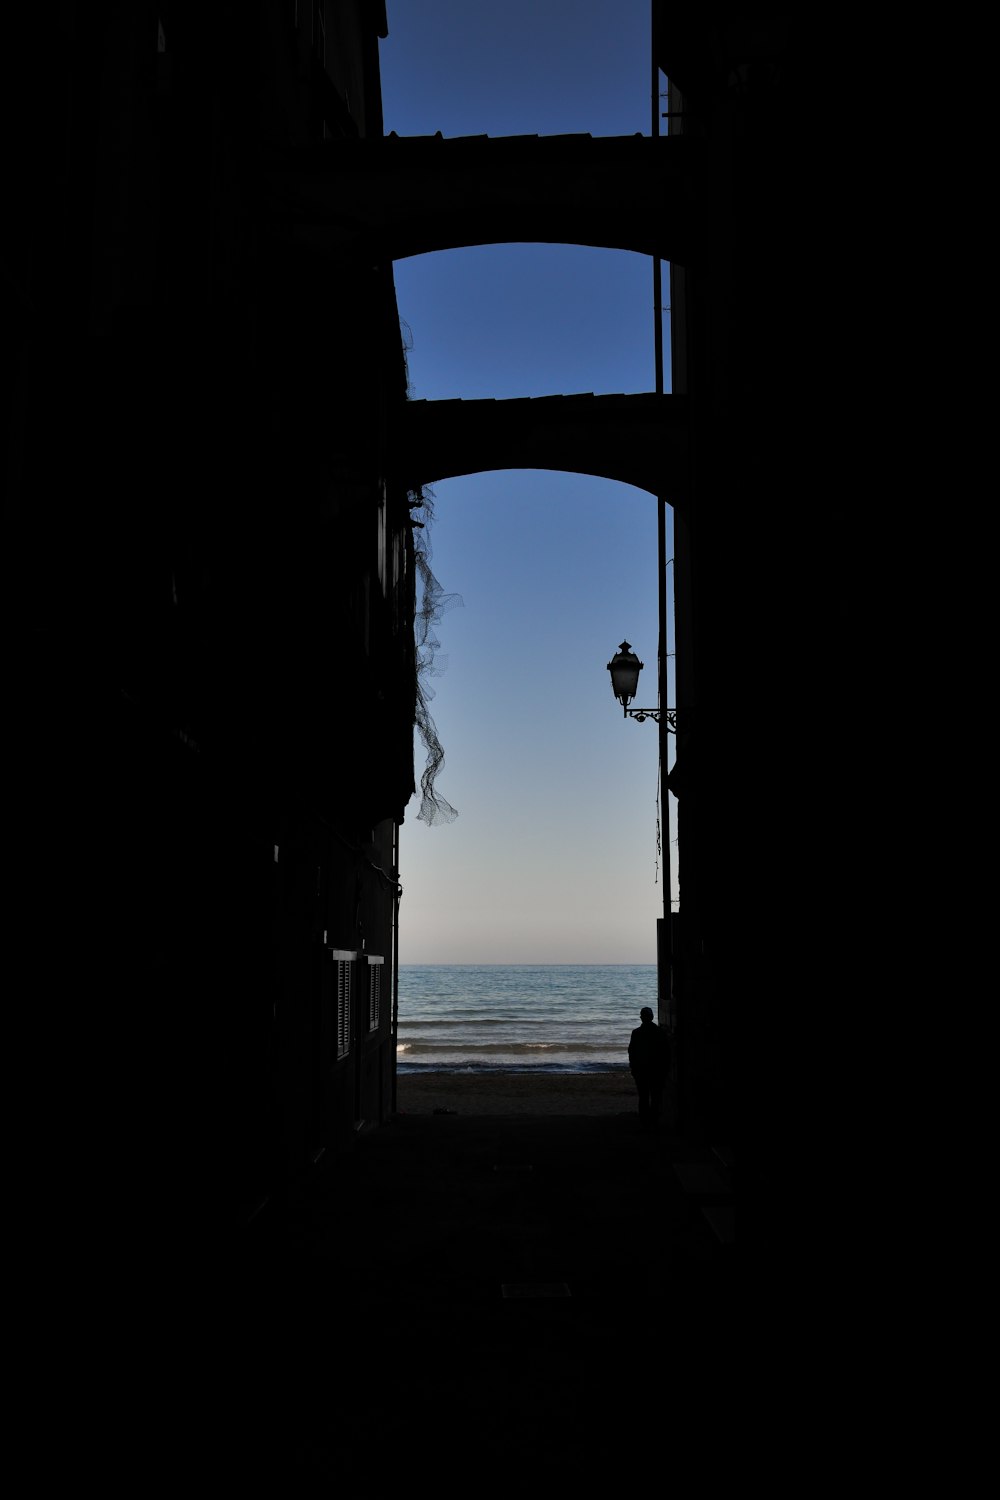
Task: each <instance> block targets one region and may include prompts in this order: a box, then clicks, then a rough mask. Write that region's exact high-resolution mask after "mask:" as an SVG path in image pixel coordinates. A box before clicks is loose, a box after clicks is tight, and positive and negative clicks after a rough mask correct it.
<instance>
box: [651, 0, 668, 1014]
mask: <svg viewBox="0 0 1000 1500" xmlns="http://www.w3.org/2000/svg"><path fill="white" fill-rule="evenodd" d="M650 54H651V56H650V64H651V71H652V136H653V139H654V140H659V136H660V69H659V65H658V63H657V57H658V55H659V54H658V51H657V35H656V6H655V5H653V6H652V7H651V35H650ZM653 355H654V364H655V378H656V394H657V395H658V396H662V395H663V278H662V272H661V264H660V257H659V256H658V255H656V254H654V255H653ZM666 509H667V498H666V496H665V495H664V494H663V492H662V490H659V489H658V490H657V495H656V543H657V546H656V553H657V557H656V565H657V576H658V589H659V613H660V621H659V627H660V628H659V653H658V654H659V663H658V675H657V690H658V693H659V698H658V700H657V701H658V704H659V708H660V723H659V735H660V748H659V760H660V766H659V771H660V800H661V804H662V806H661V821H662V829H661V834H660V846H661V864H662V877H663V925H662V931H661V936H660V941H659V942H658V943H657V945H656V964H657V973H656V990H657V1012H658V1013H657V1017H656V1019H657V1021H658V1022H659V1024H660V1025H661V1026H664V1025H666V1024H667V1023H668V1020H669V1019H670V986H671V975H672V973H673V933H672V930H671V921H670V886H671V872H670V792H669V790H668V788H667V768H668V766H669V759H668V752H669V745H670V738H669V736H670V730H669V726H668V720H667V713H666V710H667V701H668V700H667V514H666Z"/></svg>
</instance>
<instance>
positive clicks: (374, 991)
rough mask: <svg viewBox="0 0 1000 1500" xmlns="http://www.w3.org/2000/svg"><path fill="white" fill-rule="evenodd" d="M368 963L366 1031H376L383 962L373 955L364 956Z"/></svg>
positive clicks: (379, 1016) (379, 1014)
mask: <svg viewBox="0 0 1000 1500" xmlns="http://www.w3.org/2000/svg"><path fill="white" fill-rule="evenodd" d="M365 957H366V959H367V961H368V1030H369V1032H372V1031H378V1028H379V1021H380V1020H381V1018H382V965H383V962H384V960H383V959H381V958H376V957H375V956H374V955H373V954H371V953H368V954H366V955H365Z"/></svg>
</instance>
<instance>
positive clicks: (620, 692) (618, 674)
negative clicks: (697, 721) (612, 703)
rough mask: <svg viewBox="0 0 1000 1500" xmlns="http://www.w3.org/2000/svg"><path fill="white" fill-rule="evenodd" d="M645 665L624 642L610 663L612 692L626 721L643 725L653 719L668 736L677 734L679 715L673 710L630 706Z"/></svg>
mask: <svg viewBox="0 0 1000 1500" xmlns="http://www.w3.org/2000/svg"><path fill="white" fill-rule="evenodd" d="M642 668H643V663H642V662H641V661H640V660H639V658H638V657H637V656H636V654H635V652H634V651H633V650H632V647H631V646H630V645H629V643H628V641H622V643H621V645H620V646H619V647H618V651H617V653H616V654H615V655H614V656H613V657H612V658H611V660H610V661H609V662H608V671H609V672H610V673H611V691H612V692H613V693H614V695H615V697H616V698H617V699H618V702H619V703H620V704H621V706H622V712H623V714H624V716H625V718H626V719H637V720H638V722H639V723H640V724H641V723H642V722H643V720H644V719H652V720H653V722H654V724H660V723H661V720H662V728H664V729H666V731H667V733H668V734H676V733H677V713H676V710H675V709H672V708H629V704H630V703H631V702H632V699H633V698H634V697H635V694H636V689H637V688H638V686H639V673H640V672H641V671H642Z"/></svg>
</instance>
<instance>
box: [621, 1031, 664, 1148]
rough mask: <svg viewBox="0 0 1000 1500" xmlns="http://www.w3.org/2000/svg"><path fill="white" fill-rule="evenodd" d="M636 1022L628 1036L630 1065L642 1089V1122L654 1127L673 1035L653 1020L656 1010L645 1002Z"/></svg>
mask: <svg viewBox="0 0 1000 1500" xmlns="http://www.w3.org/2000/svg"><path fill="white" fill-rule="evenodd" d="M639 1020H640V1021H641V1022H642V1024H641V1025H640V1026H637V1027H636V1028H635V1030H634V1031H633V1033H632V1035H631V1037H630V1038H629V1044H628V1065H629V1071H630V1072H631V1074H632V1077H633V1078H634V1079H635V1086H636V1089H637V1090H638V1093H639V1124H640V1125H642V1126H644V1127H645V1128H647V1129H655V1127H656V1126H657V1125H658V1124H659V1122H660V1116H661V1114H662V1113H663V1090H664V1088H665V1086H666V1082H667V1074H668V1073H669V1071H670V1038H669V1037H668V1036H667V1033H666V1032H665V1031H664V1030H663V1029H662V1028H661V1027H659V1026H657V1024H656V1022H655V1021H654V1020H653V1012H652V1011H651V1010H650V1008H649V1006H648V1005H644V1006H643V1007H642V1010H641V1011H640V1012H639Z"/></svg>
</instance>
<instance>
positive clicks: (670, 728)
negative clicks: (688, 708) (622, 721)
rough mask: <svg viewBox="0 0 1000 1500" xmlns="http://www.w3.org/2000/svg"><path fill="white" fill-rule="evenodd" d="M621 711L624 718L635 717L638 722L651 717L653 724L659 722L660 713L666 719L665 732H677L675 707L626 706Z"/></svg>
mask: <svg viewBox="0 0 1000 1500" xmlns="http://www.w3.org/2000/svg"><path fill="white" fill-rule="evenodd" d="M623 712H624V714H625V717H626V719H637V720H638V722H639V723H640V724H641V723H642V722H643V720H644V719H652V720H653V723H654V724H659V722H660V717H661V714H662V717H663V718H664V719H665V720H666V726H667V733H668V734H676V733H677V710H676V709H675V708H664V709H659V708H626V709H624V710H623Z"/></svg>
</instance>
